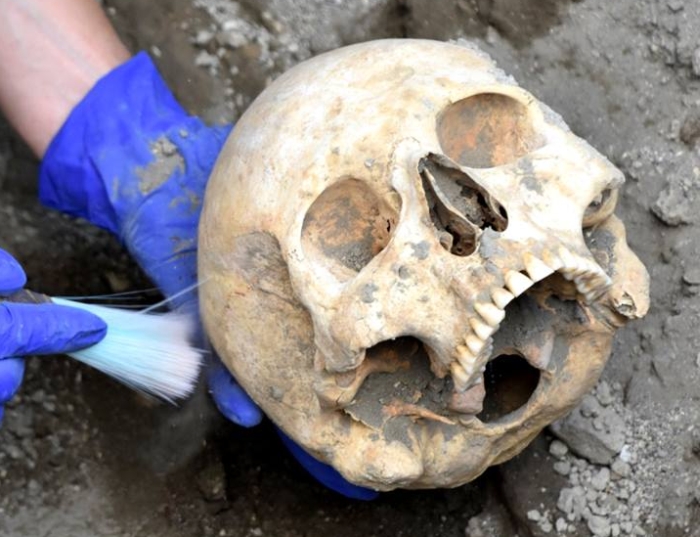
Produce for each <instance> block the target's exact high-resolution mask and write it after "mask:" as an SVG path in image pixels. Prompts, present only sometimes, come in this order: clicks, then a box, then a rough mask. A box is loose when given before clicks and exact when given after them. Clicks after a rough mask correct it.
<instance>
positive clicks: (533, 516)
mask: <svg viewBox="0 0 700 537" xmlns="http://www.w3.org/2000/svg"><path fill="white" fill-rule="evenodd" d="M541 518H542V515H541V514H540V512H539V511H538V510H537V509H531V510H530V511H528V512H527V519H528V520H532V521H534V522H537V521H538V520H540V519H541Z"/></svg>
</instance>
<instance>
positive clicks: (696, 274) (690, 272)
mask: <svg viewBox="0 0 700 537" xmlns="http://www.w3.org/2000/svg"><path fill="white" fill-rule="evenodd" d="M683 281H684V282H685V283H687V284H688V285H700V267H689V268H686V269H685V271H684V272H683Z"/></svg>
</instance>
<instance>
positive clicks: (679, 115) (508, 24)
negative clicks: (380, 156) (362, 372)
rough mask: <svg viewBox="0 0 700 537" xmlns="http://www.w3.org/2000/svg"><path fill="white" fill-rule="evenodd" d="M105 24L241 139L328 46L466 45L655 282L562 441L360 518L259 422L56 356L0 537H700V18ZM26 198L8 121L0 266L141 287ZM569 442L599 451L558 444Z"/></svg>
mask: <svg viewBox="0 0 700 537" xmlns="http://www.w3.org/2000/svg"><path fill="white" fill-rule="evenodd" d="M103 5H104V7H105V9H106V10H107V11H108V13H109V15H110V17H111V18H112V20H113V22H114V24H115V26H116V28H117V30H118V32H119V33H120V35H121V36H122V37H123V38H124V40H125V42H127V44H128V45H129V46H130V47H131V48H132V50H134V51H136V50H139V49H145V50H148V51H150V52H151V54H152V55H153V56H154V57H155V59H156V61H157V62H158V64H159V66H160V68H161V69H162V72H163V74H164V76H165V78H166V79H167V80H168V82H169V83H170V84H171V86H172V87H173V89H174V91H175V93H176V94H177V96H178V97H179V99H180V100H181V101H182V102H183V103H184V104H185V105H186V106H187V107H188V108H189V109H190V110H191V111H192V112H193V113H197V114H200V115H202V116H203V117H204V118H206V119H208V120H210V121H213V122H226V121H233V120H235V119H236V118H237V117H238V116H239V115H240V114H241V113H242V111H243V110H245V108H246V106H247V105H248V104H249V103H250V102H251V101H252V100H253V99H254V98H255V96H256V95H257V93H259V92H260V91H261V89H263V88H264V87H265V86H266V85H267V84H268V83H269V82H270V81H271V80H273V79H274V78H275V77H276V76H278V75H279V74H280V73H282V72H284V71H285V70H286V69H287V68H289V67H290V66H292V65H294V64H295V63H298V62H299V61H301V60H304V59H306V58H308V57H310V56H313V55H315V54H318V53H320V52H323V51H325V50H329V49H332V48H335V47H337V46H341V45H344V44H349V43H353V42H358V41H364V40H368V39H374V38H380V37H390V36H395V37H402V36H404V37H405V36H408V37H428V38H435V39H441V40H448V39H456V38H460V37H466V38H469V39H473V40H475V41H476V42H477V43H478V44H479V45H480V46H481V47H482V48H484V50H485V51H486V52H488V53H489V54H490V55H492V56H493V57H494V58H495V59H496V60H497V61H498V62H499V64H500V66H501V67H502V68H503V69H504V70H505V71H506V72H508V73H510V74H512V75H513V76H514V77H515V78H516V79H517V80H518V82H519V83H520V84H521V85H522V86H523V87H524V88H526V89H528V90H530V91H531V92H532V93H534V94H535V95H536V96H537V97H538V98H540V99H541V100H542V101H544V102H545V103H547V104H549V105H550V106H551V107H552V108H554V109H555V110H556V111H557V112H559V113H560V114H561V115H562V116H563V117H564V119H565V121H566V122H567V123H568V124H569V126H570V127H571V128H572V130H573V131H574V132H576V133H577V134H578V135H580V136H581V137H583V138H585V139H586V140H588V141H589V142H590V143H591V144H592V145H593V146H595V147H596V148H597V149H598V150H600V151H601V152H602V153H604V154H605V155H606V156H608V158H610V160H611V161H612V162H613V163H615V164H616V165H617V166H618V167H620V168H621V169H622V170H623V171H624V172H625V175H626V177H627V183H626V184H625V186H624V187H623V190H622V193H621V196H620V201H619V204H618V210H617V214H618V215H619V216H620V217H621V218H622V220H623V221H624V222H625V224H626V226H627V231H628V238H629V242H630V244H631V246H632V248H633V249H634V251H635V252H636V253H637V254H638V255H639V256H640V258H641V259H642V260H643V262H644V263H645V265H646V266H647V268H648V269H649V272H650V274H651V277H652V309H651V311H650V313H649V315H648V316H647V317H646V318H645V319H643V320H641V321H638V322H635V323H633V324H631V325H630V326H628V327H627V328H625V329H624V330H622V331H621V332H619V333H618V336H617V339H616V343H615V347H614V352H613V355H612V357H611V359H610V362H609V365H608V367H607V368H606V370H605V372H604V375H603V382H602V383H601V384H599V386H598V387H597V389H596V391H595V392H594V393H593V394H592V395H591V396H590V397H588V398H587V399H586V400H585V401H584V402H583V404H582V406H581V407H580V408H579V409H577V411H576V412H575V413H574V414H572V417H571V418H570V420H571V421H570V422H565V423H568V426H567V427H564V426H558V427H554V428H553V429H552V432H550V431H547V432H545V433H543V434H542V435H540V437H539V438H538V439H537V440H536V441H535V442H534V443H533V444H532V445H531V446H530V447H529V448H528V449H526V450H525V452H523V453H522V454H521V455H520V456H518V457H516V458H515V459H514V460H512V461H510V462H508V463H506V464H503V465H501V466H500V467H498V468H493V469H491V470H489V471H488V472H487V473H486V474H485V475H484V476H482V477H481V478H479V479H478V480H477V481H475V482H473V483H471V484H468V485H465V486H463V487H460V488H457V489H453V490H435V491H423V492H406V491H397V492H394V493H387V494H383V495H382V496H381V497H380V498H379V499H378V500H376V501H374V502H371V503H360V502H354V501H350V500H346V499H344V498H341V497H339V496H336V495H335V494H332V493H330V492H328V491H326V490H325V489H324V488H323V487H322V486H321V485H318V484H317V483H315V482H314V481H313V480H312V479H311V478H309V477H308V476H307V475H306V474H305V473H304V472H303V471H302V470H301V469H300V468H299V467H298V466H297V464H296V463H295V461H294V460H293V459H292V458H291V457H290V456H289V455H288V454H287V453H286V452H285V450H284V449H283V448H282V447H281V445H280V442H279V439H278V438H277V436H276V434H275V432H274V430H273V428H272V427H271V426H270V425H269V424H267V423H266V424H263V425H262V426H260V427H258V428H255V429H252V430H244V429H241V428H238V427H235V426H233V425H231V424H228V423H226V422H225V421H224V420H223V418H221V417H219V416H218V415H217V413H216V412H215V411H214V410H213V409H212V407H211V404H210V403H209V401H208V399H207V396H206V394H205V393H200V394H198V395H197V396H196V397H194V398H193V399H192V400H191V401H190V402H189V403H188V404H187V405H185V406H184V407H183V408H181V409H177V410H174V409H169V408H164V407H162V406H159V405H154V404H153V403H151V402H149V401H144V400H143V399H141V398H139V397H138V396H135V395H134V394H132V393H130V392H129V391H128V390H126V389H125V388H122V387H121V386H118V385H116V384H115V383H113V382H112V381H110V380H109V379H106V378H104V377H103V376H102V375H100V374H98V373H96V372H94V371H91V370H88V369H87V368H84V367H83V366H81V365H79V364H75V363H72V362H70V361H69V360H67V359H65V358H62V357H52V358H43V359H38V358H33V359H30V360H29V367H28V372H27V376H26V381H25V383H24V385H23V387H22V390H21V393H20V394H19V395H18V396H17V397H16V398H15V399H14V401H13V402H12V403H11V404H10V405H9V407H8V409H7V413H6V417H5V421H4V423H3V427H2V429H0V535H2V536H5V535H7V536H11V537H36V536H51V537H63V536H66V537H68V536H70V537H88V536H89V537H102V536H124V537H126V536H130V537H136V536H146V537H158V536H166V535H167V536H168V537H195V536H196V537H200V536H254V537H260V536H282V535H284V536H309V537H314V536H321V535H337V536H339V537H345V536H348V537H349V536H355V535H365V536H368V535H376V536H383V535H392V536H396V535H407V536H408V535H411V536H421V535H425V536H428V535H430V536H463V535H467V536H471V537H477V536H489V535H490V536H496V535H498V536H503V535H516V534H517V535H520V536H529V535H537V536H539V535H555V534H562V535H574V536H586V537H587V536H589V535H599V536H616V535H642V534H646V535H659V536H669V537H674V536H681V535H691V536H692V535H696V536H698V535H700V508H698V506H699V505H700V489H698V488H697V486H696V484H697V482H698V478H699V477H700V432H699V431H700V429H698V425H697V424H698V423H699V420H698V418H699V417H700V416H699V415H700V405H699V402H698V401H699V398H700V389H699V388H698V386H699V385H700V354H698V348H700V345H699V344H700V331H699V330H698V327H699V326H700V299H699V298H698V294H699V293H700V271H699V269H698V267H697V264H696V262H697V259H698V256H699V255H700V233H699V232H698V226H699V225H700V149H699V147H700V145H699V144H700V36H698V33H697V27H698V24H699V23H700V3H697V2H691V1H686V2H684V1H683V0H618V1H617V2H609V1H607V0H583V1H577V2H576V1H573V2H572V1H565V0H564V1H559V2H557V1H556V0H547V1H539V0H454V1H453V0H442V1H436V0H363V1H362V2H352V3H350V2H341V1H340V0H305V1H304V2H301V1H296V0H260V1H257V2H256V1H253V0H241V1H239V2H233V1H229V0H171V1H170V2H139V1H136V0H108V1H104V2H103ZM36 177H37V163H36V161H35V160H34V159H33V158H32V157H31V154H30V152H29V150H28V149H27V148H26V147H25V146H24V145H23V144H22V143H21V142H20V141H19V140H18V138H17V137H16V136H15V135H14V134H13V133H12V132H11V130H10V129H9V127H7V125H5V124H2V123H1V122H0V196H1V200H2V203H1V204H0V221H1V222H2V224H1V225H0V247H2V248H5V249H8V250H9V251H10V252H12V253H13V254H14V255H15V256H16V257H17V258H18V259H19V260H20V261H21V262H22V263H23V265H24V267H25V269H26V271H27V273H28V275H29V280H30V281H29V286H30V288H32V289H36V290H39V291H41V292H45V293H48V294H54V295H88V294H104V293H113V292H119V291H122V290H125V289H146V288H149V287H150V284H149V283H148V282H147V281H146V279H145V278H144V277H143V276H142V275H141V273H140V272H139V271H138V269H137V268H136V267H135V266H134V264H133V263H132V262H131V261H130V260H129V257H128V255H127V254H126V253H125V252H124V251H123V250H122V248H121V247H120V245H119V244H118V243H117V242H116V241H115V240H113V239H112V238H111V237H109V236H107V235H106V234H105V233H102V232H100V231H97V230H95V229H93V228H91V227H90V226H88V225H87V224H85V223H82V222H74V221H71V220H70V219H68V218H65V217H63V216H60V215H58V214H55V213H52V212H50V211H47V210H45V209H43V208H42V207H41V206H40V205H39V204H38V203H37V201H36ZM589 425H590V427H589ZM572 427H574V428H576V427H578V429H577V430H578V431H579V432H582V433H584V432H585V433H587V434H588V436H585V435H583V434H581V435H579V436H577V437H574V436H572V435H567V434H565V433H563V432H562V431H567V430H571V428H572ZM587 427H588V428H587ZM596 431H597V432H596ZM555 432H556V433H557V434H558V435H559V436H560V437H561V438H562V440H563V442H561V441H559V440H557V441H554V440H553V436H552V435H553V433H555ZM584 436H585V438H586V439H587V440H586V441H588V442H589V443H588V444H585V445H584V444H582V440H581V438H583V437H584ZM596 449H597V451H596ZM601 449H602V451H601ZM591 450H593V451H591ZM606 450H608V451H606ZM593 452H595V453H597V454H598V455H596V456H593V455H591V453H593ZM601 453H602V454H603V455H600V454H601ZM606 453H607V455H605V454H606ZM599 455H600V456H602V457H603V458H602V459H601V458H598V456H599ZM591 460H595V462H591Z"/></svg>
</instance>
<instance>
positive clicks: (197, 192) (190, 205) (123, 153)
mask: <svg viewBox="0 0 700 537" xmlns="http://www.w3.org/2000/svg"><path fill="white" fill-rule="evenodd" d="M230 130H231V128H230V127H228V126H227V127H208V126H207V125H205V124H204V123H203V122H202V121H201V120H200V119H199V118H197V117H193V116H190V115H188V114H187V113H186V112H185V111H184V110H183V109H182V107H181V106H180V105H179V104H178V103H177V101H176V100H175V98H174V97H173V95H172V94H171V93H170V91H169V90H168V88H167V86H166V84H165V83H164V81H163V80H162V78H161V77H160V75H159V74H158V71H157V70H156V68H155V66H154V65H153V63H152V62H151V60H150V58H149V57H148V56H147V55H146V54H144V53H141V54H139V55H137V56H135V57H134V58H132V59H131V60H129V61H128V62H126V63H125V64H123V65H121V66H119V67H117V68H116V69H114V70H113V71H112V72H110V73H109V74H107V75H106V76H105V77H104V78H102V79H101V80H100V81H98V82H97V84H96V85H95V86H94V87H93V89H92V90H91V91H90V92H89V93H88V94H87V96H85V98H84V99H83V100H82V101H81V102H80V103H79V104H78V105H77V106H76V107H75V109H74V110H73V111H72V112H71V114H70V116H69V117H68V119H67V120H66V122H65V124H64V125H63V127H62V128H61V130H60V131H59V132H58V134H57V135H56V136H55V138H54V140H53V141H52V142H51V144H50V146H49V148H48V150H47V152H46V154H45V156H44V159H43V162H42V168H41V175H40V184H39V186H40V198H41V200H42V202H43V203H44V204H46V205H48V206H49V207H53V208H55V209H58V210H60V211H63V212H66V213H68V214H71V215H74V216H79V217H83V218H86V219H87V220H89V221H90V222H92V223H93V224H96V225H98V226H100V227H102V228H105V229H107V230H109V231H111V232H112V233H114V234H116V235H117V236H118V237H119V238H120V239H121V240H122V241H123V242H124V244H125V245H126V246H127V247H128V249H129V251H130V252H131V254H132V255H133V256H134V258H135V259H136V261H137V262H138V263H139V265H140V266H141V267H142V268H143V269H144V271H145V272H146V273H147V274H148V275H149V277H150V278H151V279H152V280H153V281H154V282H155V283H156V284H157V285H158V287H159V288H160V289H161V291H163V293H164V294H165V295H166V296H167V297H171V298H173V297H174V300H173V302H174V304H175V305H177V306H178V307H181V308H183V307H184V308H189V309H191V310H195V309H196V307H197V298H196V289H195V287H196V284H197V224H198V222H199V216H200V213H201V208H202V200H203V196H204V189H205V186H206V182H207V180H208V178H209V174H210V171H211V169H212V167H213V166H214V162H215V160H216V158H217V156H218V154H219V151H220V150H221V147H222V145H223V143H224V142H225V140H226V137H227V136H228V133H229V132H230ZM208 376H209V378H208V380H209V386H210V390H211V393H212V395H213V398H214V401H215V403H216V405H217V407H218V408H219V410H220V411H221V412H222V413H223V414H224V416H226V417H227V418H228V419H230V420H231V421H234V422H235V423H238V424H239V425H243V426H252V425H256V424H257V423H259V422H260V420H261V419H262V413H261V411H260V409H259V408H258V407H257V406H256V405H255V403H254V402H253V401H252V400H250V398H249V397H248V396H247V395H246V393H245V392H244V391H243V390H242V389H241V387H240V386H239V385H238V384H237V383H236V381H235V380H234V379H233V377H232V376H231V375H230V373H229V372H228V371H227V370H226V368H224V367H223V366H222V365H221V364H214V365H213V366H212V367H211V368H210V371H209V375H208ZM288 443H289V444H290V445H291V442H288ZM294 447H295V448H296V449H292V452H293V454H294V455H295V457H296V458H297V460H299V461H300V462H301V463H302V465H303V466H304V467H305V468H306V469H307V470H308V471H309V472H311V473H312V475H314V476H315V477H316V478H317V479H318V480H319V481H321V482H322V483H324V484H326V485H327V486H329V487H330V488H332V489H334V490H336V491H338V492H340V493H341V494H344V495H346V496H350V497H358V498H364V499H369V497H370V496H374V495H375V494H376V493H374V492H373V491H367V490H366V489H362V488H360V487H355V486H354V485H350V484H349V483H347V482H346V481H344V480H343V479H342V478H341V477H340V476H339V475H337V472H335V470H333V468H331V467H329V466H327V465H324V464H321V463H319V462H318V461H315V460H314V459H312V458H311V457H310V456H309V455H307V454H306V453H305V452H303V451H302V450H301V449H300V448H298V447H296V446H294Z"/></svg>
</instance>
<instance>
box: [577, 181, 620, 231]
mask: <svg viewBox="0 0 700 537" xmlns="http://www.w3.org/2000/svg"><path fill="white" fill-rule="evenodd" d="M617 196H618V190H617V189H613V188H606V189H605V190H603V192H601V194H600V195H598V197H597V198H596V199H594V200H593V201H592V202H591V203H590V204H589V205H588V207H586V212H585V213H584V214H583V227H584V229H585V228H590V227H594V226H596V225H598V224H600V223H601V222H602V221H603V220H605V219H606V218H608V217H609V216H610V215H611V214H612V213H613V212H614V211H615V206H616V205H617Z"/></svg>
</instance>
